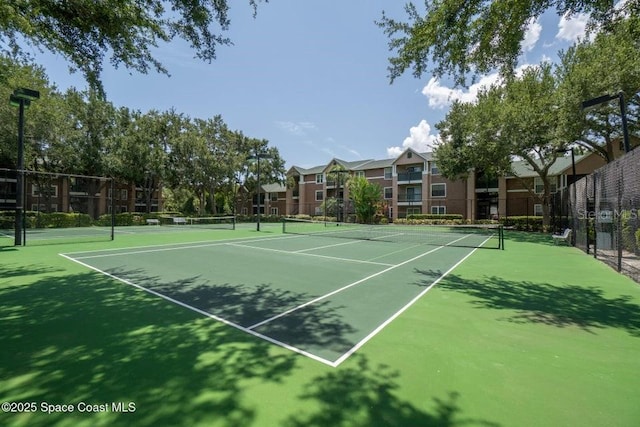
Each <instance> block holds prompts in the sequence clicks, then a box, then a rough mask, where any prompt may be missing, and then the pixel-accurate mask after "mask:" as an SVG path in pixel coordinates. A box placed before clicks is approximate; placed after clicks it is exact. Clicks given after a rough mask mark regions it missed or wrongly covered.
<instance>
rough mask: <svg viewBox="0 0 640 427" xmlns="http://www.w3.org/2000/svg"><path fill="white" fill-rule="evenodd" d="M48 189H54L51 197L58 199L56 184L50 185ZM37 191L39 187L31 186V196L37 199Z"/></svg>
mask: <svg viewBox="0 0 640 427" xmlns="http://www.w3.org/2000/svg"><path fill="white" fill-rule="evenodd" d="M50 187H52V188H54V189H55V190H54V192H53V194H52V195H51V197H58V184H51V186H50ZM39 190H40V186H39V185H38V184H32V185H31V195H32V196H33V197H38V192H39ZM40 197H44V196H40Z"/></svg>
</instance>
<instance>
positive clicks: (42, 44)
mask: <svg viewBox="0 0 640 427" xmlns="http://www.w3.org/2000/svg"><path fill="white" fill-rule="evenodd" d="M260 1H261V0H249V4H250V5H251V6H252V7H253V10H254V16H255V13H256V9H257V4H258V3H259V2H260ZM266 1H267V0H265V2H266ZM228 12H229V2H228V1H227V0H215V1H208V0H194V1H185V0H126V1H121V0H102V1H84V0H69V1H56V0H29V1H23V0H10V1H9V3H8V4H3V6H2V7H0V48H3V50H4V51H5V52H11V53H12V54H14V53H18V54H22V55H23V56H25V55H26V54H25V53H26V52H27V51H28V49H27V48H26V47H25V46H23V45H22V44H23V43H25V44H26V45H29V46H35V47H36V48H39V49H43V48H44V49H46V50H49V51H51V52H53V53H57V54H60V55H62V56H63V57H64V58H65V59H67V61H69V62H70V64H71V67H72V69H73V70H80V71H81V72H82V74H83V75H84V76H85V78H86V80H87V82H88V83H89V85H90V86H91V87H92V88H93V89H96V90H98V91H99V92H101V89H102V84H101V81H100V75H101V72H102V67H103V62H104V60H105V56H106V55H107V54H110V55H111V58H110V62H111V64H112V65H114V66H116V67H117V66H119V65H124V66H125V67H126V68H129V69H133V70H135V71H138V72H140V73H147V72H148V71H149V69H150V68H155V70H156V71H158V72H162V73H165V74H167V70H166V69H165V68H164V66H163V65H162V64H161V63H160V62H159V61H158V60H157V59H156V58H155V57H154V55H153V53H152V49H153V48H157V47H159V45H160V43H168V42H170V41H171V40H173V39H175V38H181V39H183V40H184V41H186V42H187V43H189V45H190V47H191V48H193V49H194V50H195V55H196V57H198V58H199V59H202V60H204V61H209V62H211V61H212V60H213V59H215V58H216V47H217V46H218V45H230V44H231V40H230V39H229V38H227V37H224V36H223V35H222V34H221V33H219V32H217V31H216V30H215V29H213V28H215V26H217V27H218V31H220V32H223V31H226V30H227V29H228V28H229V24H230V20H229V17H228Z"/></svg>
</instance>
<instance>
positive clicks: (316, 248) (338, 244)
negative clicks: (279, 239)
mask: <svg viewBox="0 0 640 427" xmlns="http://www.w3.org/2000/svg"><path fill="white" fill-rule="evenodd" d="M361 242H363V240H353V241H349V242H346V243H336V244H334V245H325V246H316V247H314V248H308V249H300V250H299V251H293V253H296V254H299V253H302V252H308V251H315V250H318V249H325V248H334V247H336V246H344V245H353V244H354V243H361Z"/></svg>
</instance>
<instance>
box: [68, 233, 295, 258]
mask: <svg viewBox="0 0 640 427" xmlns="http://www.w3.org/2000/svg"><path fill="white" fill-rule="evenodd" d="M295 237H297V236H294V237H273V238H264V239H254V240H243V241H246V242H249V243H251V242H262V241H265V240H274V239H293V238H295ZM238 240H240V239H238ZM238 240H236V241H238ZM229 241H230V240H216V241H215V242H211V241H209V242H208V243H201V242H195V243H194V244H191V245H188V246H187V244H185V246H176V247H164V246H167V245H161V246H163V247H159V248H155V249H146V248H145V247H142V249H141V250H134V251H130V250H128V249H126V248H125V249H124V250H123V249H122V248H120V250H123V251H122V252H118V253H109V254H100V255H87V256H79V257H74V258H75V259H89V258H107V257H114V256H122V255H134V254H148V253H154V252H166V251H177V250H182V249H197V248H208V247H213V246H224V245H228V244H230V243H229ZM132 249H135V248H132ZM107 250H117V249H106V250H105V251H107ZM95 252H102V251H101V250H94V251H86V252H75V254H80V253H95ZM73 254H74V252H70V253H67V254H66V255H73ZM60 255H65V254H60Z"/></svg>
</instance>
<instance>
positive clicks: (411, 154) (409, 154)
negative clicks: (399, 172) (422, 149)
mask: <svg viewBox="0 0 640 427" xmlns="http://www.w3.org/2000/svg"><path fill="white" fill-rule="evenodd" d="M412 157H413V153H412V152H411V151H409V152H408V153H407V159H410V158H412Z"/></svg>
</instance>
